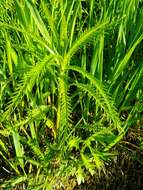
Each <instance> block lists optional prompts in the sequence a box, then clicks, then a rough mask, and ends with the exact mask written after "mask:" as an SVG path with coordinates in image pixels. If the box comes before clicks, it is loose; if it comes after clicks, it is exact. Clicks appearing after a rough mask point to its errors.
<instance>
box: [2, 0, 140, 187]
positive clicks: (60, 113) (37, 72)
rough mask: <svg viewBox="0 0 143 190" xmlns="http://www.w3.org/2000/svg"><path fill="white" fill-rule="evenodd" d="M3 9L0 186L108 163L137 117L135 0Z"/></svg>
mask: <svg viewBox="0 0 143 190" xmlns="http://www.w3.org/2000/svg"><path fill="white" fill-rule="evenodd" d="M1 13H2V14H1V16H0V28H1V31H0V58H1V64H0V78H1V86H0V89H1V90H0V108H1V111H0V112H1V116H0V146H1V151H0V156H1V165H2V167H1V170H2V174H3V179H5V180H4V183H3V184H2V185H1V187H3V188H11V187H16V186H18V185H19V184H21V183H22V185H23V187H21V188H23V189H24V188H27V189H52V188H54V187H56V186H58V185H59V188H62V187H63V188H65V181H66V182H67V181H69V179H70V178H71V177H72V178H73V179H76V181H77V183H78V184H81V183H84V181H85V178H86V176H88V175H95V174H98V173H100V172H101V171H106V170H105V165H106V162H107V161H109V160H110V159H112V158H113V157H115V156H116V155H117V152H116V151H114V149H113V147H115V146H116V145H118V143H119V142H120V141H121V139H122V138H123V137H124V136H125V134H126V132H127V130H128V128H129V127H130V126H131V125H133V123H134V122H136V121H137V120H140V117H141V112H142V105H143V104H142V83H141V80H142V78H143V64H142V61H143V60H142V58H141V57H140V49H141V48H142V46H141V45H142V39H143V32H142V31H143V26H142V22H141V21H142V18H143V7H142V2H141V1H140V0H137V1H135V0H132V1H129V0H125V1H124V2H123V1H121V0H120V1H119V0H118V1H117V0H114V1H113V0H112V1H110V2H108V1H100V2H98V1H94V0H91V1H82V0H79V1H67V0H60V1H55V0H53V1H49V2H47V1H45V0H41V1H40V2H39V1H36V0H33V1H32V0H25V1H19V0H12V1H8V0H6V1H2V3H1ZM7 175H8V177H7V178H6V176H7ZM59 181H60V182H59Z"/></svg>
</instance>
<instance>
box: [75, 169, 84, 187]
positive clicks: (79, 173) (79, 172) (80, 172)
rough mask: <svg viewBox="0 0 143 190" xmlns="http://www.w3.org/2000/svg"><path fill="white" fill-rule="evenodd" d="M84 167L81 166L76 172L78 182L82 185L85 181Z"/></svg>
mask: <svg viewBox="0 0 143 190" xmlns="http://www.w3.org/2000/svg"><path fill="white" fill-rule="evenodd" d="M83 172H84V171H83V169H82V168H81V167H79V168H78V170H77V172H76V178H77V183H78V185H80V184H81V183H82V182H83V183H84V173H83Z"/></svg>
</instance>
